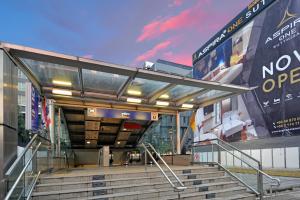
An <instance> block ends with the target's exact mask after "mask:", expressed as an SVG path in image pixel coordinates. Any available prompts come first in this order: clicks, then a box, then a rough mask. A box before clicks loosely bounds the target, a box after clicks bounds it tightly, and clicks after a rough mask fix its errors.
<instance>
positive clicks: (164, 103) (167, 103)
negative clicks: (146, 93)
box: [156, 101, 170, 106]
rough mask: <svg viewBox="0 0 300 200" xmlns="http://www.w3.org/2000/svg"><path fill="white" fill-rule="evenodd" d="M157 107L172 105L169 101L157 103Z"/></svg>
mask: <svg viewBox="0 0 300 200" xmlns="http://www.w3.org/2000/svg"><path fill="white" fill-rule="evenodd" d="M156 105H158V106H168V105H170V103H169V102H167V101H156Z"/></svg>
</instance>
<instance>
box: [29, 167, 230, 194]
mask: <svg viewBox="0 0 300 200" xmlns="http://www.w3.org/2000/svg"><path fill="white" fill-rule="evenodd" d="M179 179H180V180H181V181H183V182H184V184H186V183H188V182H195V184H197V183H198V184H199V183H208V182H215V181H224V180H227V181H229V180H231V178H230V177H226V176H224V172H207V173H193V174H183V175H179ZM171 180H173V181H175V180H174V178H171ZM162 182H165V183H167V182H166V179H165V177H163V176H162V175H161V176H156V177H145V176H144V177H135V178H127V179H126V178H121V179H111V180H88V181H74V182H55V183H44V184H37V185H36V189H35V191H37V192H43V191H57V190H63V189H76V188H89V187H104V186H118V185H128V184H141V183H143V184H144V183H149V184H154V183H162Z"/></svg>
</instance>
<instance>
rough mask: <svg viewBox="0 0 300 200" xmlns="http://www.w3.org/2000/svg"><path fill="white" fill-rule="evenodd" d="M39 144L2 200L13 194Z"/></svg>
mask: <svg viewBox="0 0 300 200" xmlns="http://www.w3.org/2000/svg"><path fill="white" fill-rule="evenodd" d="M41 144H42V143H41V142H39V144H38V145H37V147H36V149H35V150H34V152H33V153H32V156H31V157H30V159H29V160H28V161H27V163H26V165H25V166H24V168H23V170H22V171H21V173H20V175H19V176H18V178H17V180H16V181H15V183H14V184H13V186H12V187H11V189H10V190H9V191H8V193H7V195H6V197H5V198H4V200H8V199H9V198H10V197H11V195H12V194H13V192H14V190H15V189H16V187H17V185H18V184H19V182H20V180H21V178H22V176H23V174H24V173H25V172H26V169H27V167H28V166H29V164H30V162H31V161H32V159H33V157H34V156H35V154H36V153H37V151H38V149H39V147H40V146H41Z"/></svg>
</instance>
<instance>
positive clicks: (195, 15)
mask: <svg viewBox="0 0 300 200" xmlns="http://www.w3.org/2000/svg"><path fill="white" fill-rule="evenodd" d="M208 2H209V1H208V0H205V1H203V2H201V4H200V3H198V4H196V5H195V6H193V7H191V8H188V9H185V10H183V11H182V12H180V13H179V14H178V15H175V16H172V17H168V18H164V19H158V20H154V21H152V22H150V23H149V24H147V25H145V26H144V27H143V30H142V33H141V34H140V35H139V36H138V38H137V42H143V41H145V40H149V39H153V38H156V37H158V36H160V35H162V34H163V33H166V32H168V31H173V30H182V29H184V28H187V27H194V26H196V25H197V24H199V23H201V21H204V20H205V18H206V11H205V10H204V9H203V6H204V5H203V4H207V3H208Z"/></svg>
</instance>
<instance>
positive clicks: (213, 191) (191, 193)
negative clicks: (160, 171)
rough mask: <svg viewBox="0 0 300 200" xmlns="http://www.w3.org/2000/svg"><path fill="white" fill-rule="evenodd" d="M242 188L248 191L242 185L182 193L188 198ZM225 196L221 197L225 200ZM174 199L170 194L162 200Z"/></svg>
mask: <svg viewBox="0 0 300 200" xmlns="http://www.w3.org/2000/svg"><path fill="white" fill-rule="evenodd" d="M240 190H245V193H246V189H245V188H243V187H240V186H236V187H233V188H226V189H220V190H211V191H205V192H190V193H187V194H186V193H182V194H181V195H180V197H181V198H188V197H195V196H201V195H206V194H212V193H221V192H232V191H240ZM224 198H226V197H222V198H221V199H222V200H224ZM171 199H173V197H171V196H169V197H166V198H162V199H160V200H171Z"/></svg>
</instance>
